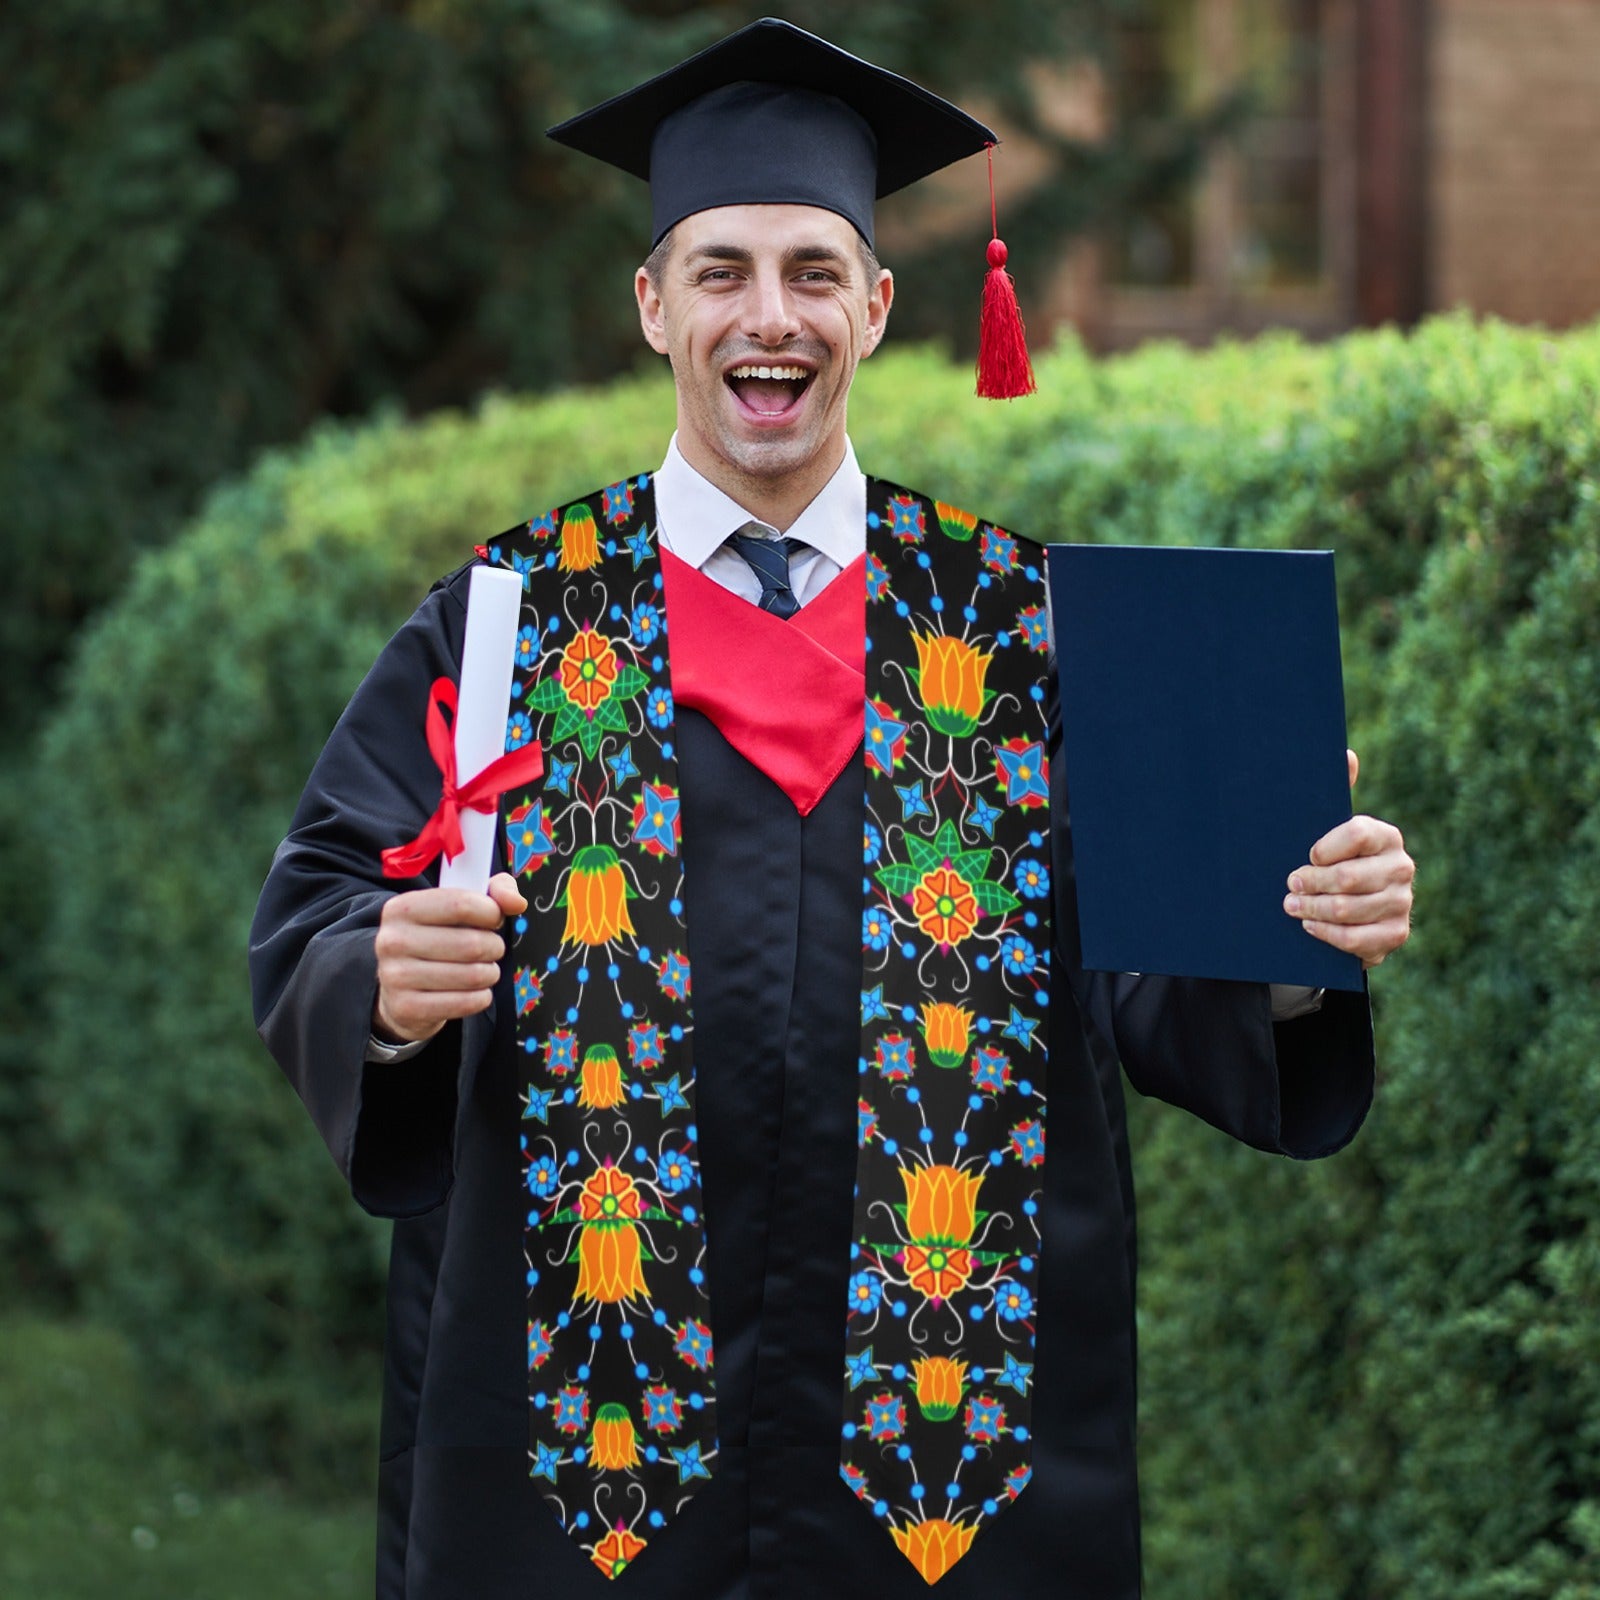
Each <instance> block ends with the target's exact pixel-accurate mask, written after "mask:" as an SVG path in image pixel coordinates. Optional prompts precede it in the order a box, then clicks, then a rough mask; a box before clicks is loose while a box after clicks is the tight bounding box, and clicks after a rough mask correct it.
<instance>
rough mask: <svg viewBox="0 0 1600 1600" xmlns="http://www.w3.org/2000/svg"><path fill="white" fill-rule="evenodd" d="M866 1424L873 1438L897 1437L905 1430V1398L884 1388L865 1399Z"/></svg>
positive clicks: (868, 1433)
mask: <svg viewBox="0 0 1600 1600" xmlns="http://www.w3.org/2000/svg"><path fill="white" fill-rule="evenodd" d="M866 1424H867V1435H868V1437H869V1438H871V1439H873V1440H879V1439H898V1438H899V1437H900V1435H901V1434H902V1433H904V1432H905V1431H906V1403H905V1400H904V1399H903V1398H902V1397H901V1396H900V1395H897V1394H893V1393H891V1392H890V1391H889V1390H887V1389H886V1390H885V1391H884V1392H883V1393H882V1394H880V1395H877V1396H876V1397H875V1398H873V1399H871V1400H869V1401H867V1412H866Z"/></svg>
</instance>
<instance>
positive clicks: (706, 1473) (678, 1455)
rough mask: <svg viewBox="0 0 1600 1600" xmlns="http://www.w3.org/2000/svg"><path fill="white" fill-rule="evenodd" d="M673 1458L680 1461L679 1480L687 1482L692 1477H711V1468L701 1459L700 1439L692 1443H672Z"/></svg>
mask: <svg viewBox="0 0 1600 1600" xmlns="http://www.w3.org/2000/svg"><path fill="white" fill-rule="evenodd" d="M670 1449H671V1451H672V1459H673V1460H674V1461H676V1462H677V1463H678V1482H679V1483H687V1482H688V1481H689V1480H690V1479H691V1478H709V1477H710V1476H711V1468H710V1467H708V1466H707V1465H706V1464H705V1462H703V1461H702V1460H701V1459H700V1441H699V1440H698V1439H696V1440H695V1442H694V1443H693V1444H691V1445H672V1446H670Z"/></svg>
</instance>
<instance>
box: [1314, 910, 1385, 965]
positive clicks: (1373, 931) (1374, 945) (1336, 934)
mask: <svg viewBox="0 0 1600 1600" xmlns="http://www.w3.org/2000/svg"><path fill="white" fill-rule="evenodd" d="M1300 926H1301V927H1302V928H1304V929H1305V930H1306V932H1307V933H1309V934H1310V935H1311V936H1312V937H1313V938H1316V939H1321V940H1322V942H1323V943H1324V944H1331V945H1332V946H1334V948H1335V949H1338V950H1348V951H1349V952H1350V954H1351V955H1354V956H1359V957H1360V958H1361V963H1362V965H1363V966H1367V967H1375V966H1377V965H1378V963H1379V962H1381V961H1382V960H1383V959H1384V957H1385V956H1388V955H1391V954H1393V952H1394V951H1396V950H1398V949H1399V948H1400V946H1401V945H1403V944H1404V943H1405V942H1406V940H1407V939H1408V938H1409V937H1410V936H1411V927H1410V924H1409V922H1407V921H1405V920H1399V919H1392V920H1390V921H1386V922H1375V923H1369V924H1363V925H1360V926H1351V925H1348V924H1344V923H1337V922H1302V923H1301V924H1300Z"/></svg>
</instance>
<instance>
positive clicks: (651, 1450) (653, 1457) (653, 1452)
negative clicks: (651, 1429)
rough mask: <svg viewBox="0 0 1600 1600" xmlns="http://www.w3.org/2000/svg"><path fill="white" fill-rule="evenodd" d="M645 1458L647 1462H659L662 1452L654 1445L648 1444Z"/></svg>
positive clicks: (645, 1448) (645, 1449)
mask: <svg viewBox="0 0 1600 1600" xmlns="http://www.w3.org/2000/svg"><path fill="white" fill-rule="evenodd" d="M644 1458H645V1460H646V1461H659V1460H660V1459H661V1452H660V1451H659V1450H658V1449H656V1447H655V1446H654V1445H653V1444H647V1445H646V1446H645V1447H644Z"/></svg>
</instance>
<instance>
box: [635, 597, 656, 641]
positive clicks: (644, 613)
mask: <svg viewBox="0 0 1600 1600" xmlns="http://www.w3.org/2000/svg"><path fill="white" fill-rule="evenodd" d="M660 637H661V613H660V612H659V611H657V610H656V608H655V607H654V606H653V605H651V604H649V602H648V601H641V602H640V603H639V604H638V605H636V606H635V607H634V608H633V640H634V643H635V644H638V645H651V644H654V643H655V642H656V640H657V639H659V638H660Z"/></svg>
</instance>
